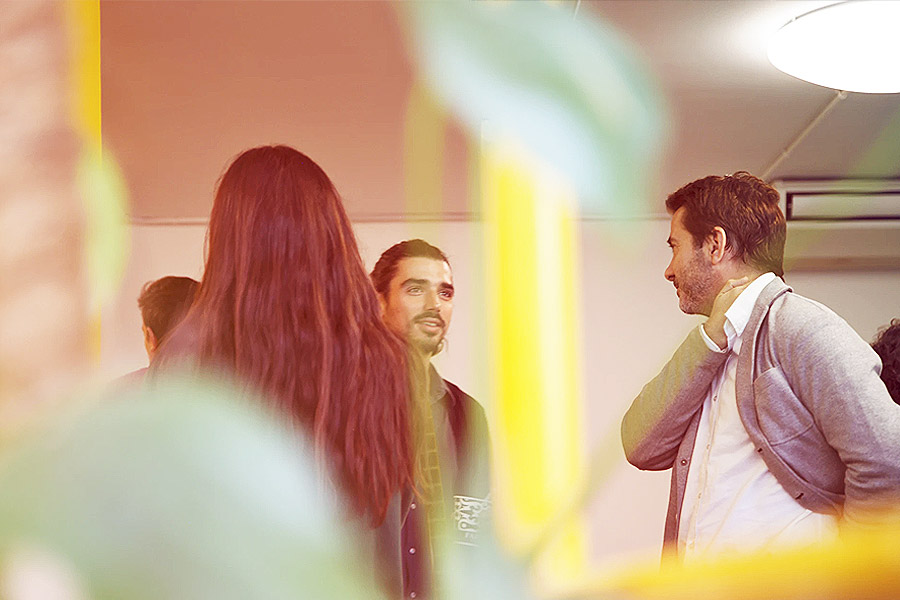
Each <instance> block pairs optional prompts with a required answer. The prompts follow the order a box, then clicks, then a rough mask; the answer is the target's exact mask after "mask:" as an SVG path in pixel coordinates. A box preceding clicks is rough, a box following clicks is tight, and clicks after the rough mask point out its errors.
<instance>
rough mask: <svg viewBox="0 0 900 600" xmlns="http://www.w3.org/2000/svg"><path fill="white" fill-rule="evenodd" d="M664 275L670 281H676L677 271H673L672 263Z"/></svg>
mask: <svg viewBox="0 0 900 600" xmlns="http://www.w3.org/2000/svg"><path fill="white" fill-rule="evenodd" d="M664 275H665V277H666V279H668V280H669V281H675V271H673V270H672V263H671V262H669V266H667V267H666V272H665V273H664Z"/></svg>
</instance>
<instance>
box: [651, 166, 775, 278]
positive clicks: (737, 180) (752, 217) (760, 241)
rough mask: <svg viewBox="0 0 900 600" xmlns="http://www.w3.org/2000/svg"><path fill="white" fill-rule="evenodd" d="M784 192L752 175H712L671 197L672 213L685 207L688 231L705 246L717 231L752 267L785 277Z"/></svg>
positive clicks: (669, 204)
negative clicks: (781, 198)
mask: <svg viewBox="0 0 900 600" xmlns="http://www.w3.org/2000/svg"><path fill="white" fill-rule="evenodd" d="M778 201H779V197H778V192H777V191H776V190H775V188H773V187H772V186H770V185H769V184H768V183H766V182H765V181H763V180H762V179H760V178H759V177H756V176H755V175H751V174H750V173H748V172H747V171H738V172H737V173H735V174H734V175H725V176H718V175H710V176H709V177H704V178H703V179H698V180H696V181H693V182H691V183H689V184H687V185H686V186H684V187H682V188H681V189H679V190H678V191H677V192H674V193H673V194H671V195H669V197H668V198H667V199H666V209H667V210H668V211H669V212H670V213H672V214H674V213H675V211H677V210H678V209H679V208H681V207H684V208H685V211H684V226H685V228H686V229H687V230H688V231H689V232H690V234H691V237H692V238H693V240H694V245H695V246H699V245H700V244H702V243H703V240H705V239H706V237H707V236H708V235H710V234H711V233H712V232H713V229H714V228H716V227H721V228H722V229H724V230H725V233H726V245H725V247H726V248H727V249H729V250H731V252H732V253H733V255H734V256H736V257H737V258H740V259H741V260H743V261H744V262H745V263H747V264H748V265H751V266H753V267H755V268H757V269H760V270H763V271H772V272H773V273H775V274H776V275H778V276H779V277H781V276H783V275H784V240H785V236H786V234H787V228H786V225H785V220H784V213H782V212H781V208H780V207H779V206H778Z"/></svg>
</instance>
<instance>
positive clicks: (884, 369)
mask: <svg viewBox="0 0 900 600" xmlns="http://www.w3.org/2000/svg"><path fill="white" fill-rule="evenodd" d="M872 349H874V350H875V352H877V353H878V356H880V357H881V380H882V381H884V385H885V387H887V390H888V393H890V395H891V398H893V399H894V402H896V403H897V404H900V319H892V320H891V323H890V325H888V326H887V327H884V328H883V329H881V330H880V331H879V332H878V335H877V336H876V338H875V341H874V342H872Z"/></svg>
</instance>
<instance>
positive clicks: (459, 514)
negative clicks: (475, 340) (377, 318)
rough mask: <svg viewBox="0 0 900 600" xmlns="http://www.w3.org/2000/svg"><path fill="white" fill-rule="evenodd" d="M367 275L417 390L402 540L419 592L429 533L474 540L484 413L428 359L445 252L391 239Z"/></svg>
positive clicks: (482, 512) (439, 309)
mask: <svg viewBox="0 0 900 600" xmlns="http://www.w3.org/2000/svg"><path fill="white" fill-rule="evenodd" d="M372 282H373V284H374V285H375V290H376V291H377V292H378V296H379V298H380V300H381V304H382V307H383V309H384V319H385V322H386V323H387V324H388V327H390V328H391V329H392V330H394V331H395V332H397V333H398V334H400V335H402V336H403V337H404V338H406V340H407V342H408V344H409V355H410V363H411V365H410V367H411V371H412V376H413V378H414V380H415V383H416V385H415V386H414V387H415V388H417V390H418V393H417V394H416V396H417V399H416V400H417V403H419V404H420V405H419V406H418V407H417V408H418V409H419V410H417V411H416V412H417V414H418V415H419V418H418V421H419V422H420V426H419V428H420V430H421V436H420V439H421V442H420V445H419V456H420V461H421V462H420V469H419V472H420V473H422V478H423V479H424V481H420V482H418V487H420V489H421V491H422V496H421V498H411V499H410V501H409V502H408V504H407V508H408V512H407V513H406V518H405V521H404V523H403V529H402V532H401V545H402V552H403V557H402V560H403V580H404V582H403V589H404V597H406V598H420V599H421V598H427V597H431V596H432V595H433V591H432V590H433V585H432V579H433V578H432V571H431V566H432V563H433V557H432V552H433V547H434V544H433V543H432V539H433V538H432V536H433V535H435V534H440V533H441V532H442V531H445V530H449V532H450V535H451V540H450V541H453V542H457V543H460V544H463V545H472V544H474V542H475V540H476V537H477V534H478V531H479V528H481V527H484V523H485V520H486V518H487V511H488V509H489V507H490V499H489V496H490V493H489V491H490V489H489V484H490V482H489V441H488V428H487V421H486V420H485V416H484V410H483V409H482V408H481V406H480V405H479V404H478V403H477V402H476V401H475V400H474V399H473V398H472V397H471V396H469V395H468V394H466V393H465V392H463V391H462V390H460V389H459V388H458V387H457V386H456V385H454V384H452V383H450V382H449V381H447V380H446V379H442V378H441V376H440V375H438V372H437V370H436V369H435V368H434V366H433V365H432V364H431V359H432V357H433V356H435V355H436V354H438V353H439V352H440V351H441V350H442V349H443V347H444V343H445V336H446V335H447V328H448V327H449V326H450V317H451V316H452V315H453V298H454V294H455V290H454V287H453V274H452V272H451V270H450V262H449V261H448V260H447V256H446V255H445V254H444V253H443V252H442V251H441V250H440V249H438V248H436V247H435V246H432V245H431V244H429V243H428V242H426V241H424V240H420V239H414V240H407V241H405V242H400V243H398V244H394V245H393V246H391V247H390V248H388V249H387V250H386V251H385V252H384V253H383V254H382V255H381V257H380V258H379V259H378V262H377V263H376V264H375V268H374V269H373V270H372ZM422 401H425V402H427V404H428V406H421V403H422ZM422 503H424V504H425V506H422V505H421V504H422Z"/></svg>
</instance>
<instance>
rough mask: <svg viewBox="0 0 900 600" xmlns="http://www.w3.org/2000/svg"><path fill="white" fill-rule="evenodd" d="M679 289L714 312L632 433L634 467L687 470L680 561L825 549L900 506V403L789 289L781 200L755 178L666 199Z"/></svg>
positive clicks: (636, 411)
mask: <svg viewBox="0 0 900 600" xmlns="http://www.w3.org/2000/svg"><path fill="white" fill-rule="evenodd" d="M666 208H667V209H668V211H669V213H670V214H671V215H672V221H671V232H670V236H669V240H668V242H669V245H670V246H671V248H672V261H671V262H670V263H669V266H668V267H667V268H666V272H665V276H666V279H668V280H669V281H671V282H672V283H673V284H674V285H675V289H676V292H677V295H678V299H679V305H680V308H681V310H682V311H684V312H685V313H688V314H701V315H706V316H707V317H708V318H707V320H706V321H705V322H704V323H703V324H702V325H700V326H699V327H697V328H696V329H694V330H693V331H692V332H691V333H690V334H688V336H687V338H686V339H685V340H684V342H683V343H682V344H681V346H680V347H679V348H678V350H676V352H675V354H674V356H673V357H672V359H671V360H670V361H669V362H668V364H666V366H665V367H663V370H662V372H660V374H659V375H657V376H656V378H654V379H653V380H652V381H650V383H648V384H647V385H646V386H644V389H643V390H642V391H641V393H640V395H638V397H637V398H635V400H634V402H633V403H632V405H631V408H629V410H628V412H627V413H626V414H625V417H624V419H623V421H622V441H623V445H624V447H625V454H626V456H627V458H628V461H629V462H631V463H632V464H633V465H635V466H636V467H638V468H640V469H646V470H665V469H670V468H671V469H672V486H671V494H670V497H669V510H668V516H667V519H666V528H665V538H664V544H665V550H666V551H667V554H668V553H670V552H674V553H675V554H676V555H677V557H678V558H679V559H681V560H694V559H697V558H702V557H704V556H710V555H716V554H728V553H736V552H748V551H765V550H770V549H774V548H778V547H783V546H788V545H793V544H800V543H814V542H817V541H824V540H827V539H829V538H830V537H832V536H833V535H834V534H835V533H836V531H837V528H838V526H839V525H840V524H842V523H846V524H853V525H861V526H870V525H875V524H877V523H878V522H880V520H882V519H884V518H887V516H886V515H888V514H889V511H891V510H896V509H897V508H898V506H900V504H898V500H900V407H898V406H897V405H896V404H894V403H893V402H892V401H891V398H890V396H889V394H888V392H887V390H886V389H885V386H884V384H883V383H882V381H881V379H880V378H879V376H878V375H879V372H880V369H881V362H880V360H879V358H878V356H877V355H876V354H875V352H873V351H872V349H871V348H870V347H869V345H868V344H867V343H866V342H865V341H863V340H862V339H861V338H860V337H859V336H858V335H857V334H856V333H855V332H854V331H853V329H852V328H851V327H850V326H849V325H848V324H847V323H846V322H845V321H844V320H843V319H841V318H840V317H839V316H837V315H836V314H835V313H833V312H832V311H831V310H829V309H828V308H826V307H825V306H823V305H821V304H819V303H817V302H814V301H812V300H809V299H807V298H804V297H802V296H799V295H797V294H794V293H793V291H792V290H791V288H789V287H788V286H787V285H785V284H784V282H783V281H782V280H781V277H782V276H783V274H784V271H783V267H782V259H783V253H784V240H785V230H786V228H785V220H784V215H783V214H782V212H781V209H780V208H779V206H778V193H777V192H776V191H775V190H774V189H773V188H772V187H771V186H769V185H767V184H766V183H765V182H764V181H762V180H760V179H758V178H757V177H754V176H753V175H750V174H749V173H746V172H739V173H736V174H734V175H730V176H725V177H718V176H710V177H706V178H703V179H699V180H697V181H694V182H692V183H690V184H688V185H686V186H684V187H682V188H681V189H680V190H678V191H677V192H675V193H673V194H671V195H670V196H669V197H668V199H667V200H666Z"/></svg>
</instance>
